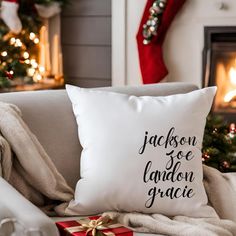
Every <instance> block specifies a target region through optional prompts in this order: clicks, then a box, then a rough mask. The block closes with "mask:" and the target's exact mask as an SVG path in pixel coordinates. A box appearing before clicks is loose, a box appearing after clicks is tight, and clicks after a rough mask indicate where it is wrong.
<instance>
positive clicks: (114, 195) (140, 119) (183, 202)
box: [66, 85, 216, 217]
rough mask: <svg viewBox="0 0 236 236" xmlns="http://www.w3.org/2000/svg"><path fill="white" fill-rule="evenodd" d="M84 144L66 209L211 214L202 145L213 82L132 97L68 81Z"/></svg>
mask: <svg viewBox="0 0 236 236" xmlns="http://www.w3.org/2000/svg"><path fill="white" fill-rule="evenodd" d="M66 90H67V93H68V95H69V98H70V100H71V101H72V104H73V111H74V114H75V117H76V120H77V123H78V127H79V129H78V130H79V139H80V142H81V145H82V147H83V151H82V155H81V167H80V168H81V172H80V173H81V179H80V180H79V181H78V183H77V186H76V191H75V197H74V200H72V201H71V202H70V204H69V209H70V211H71V212H74V213H76V214H81V215H91V214H98V213H102V212H104V211H111V210H115V211H126V212H134V211H136V212H143V213H161V214H164V215H167V216H176V215H186V216H193V217H216V213H215V211H214V209H213V208H211V207H210V206H207V202H208V201H207V196H206V193H205V189H204V186H203V182H202V180H203V170H202V162H201V146H202V139H203V132H204V127H205V121H206V116H207V114H208V112H209V110H210V108H211V105H212V100H213V98H214V95H215V92H216V87H211V88H204V89H201V90H197V91H193V92H190V93H187V94H178V95H172V96H166V97H148V96H144V97H136V96H129V95H124V94H119V93H114V92H107V91H97V90H96V91H95V90H92V89H82V88H78V87H75V86H71V85H67V86H66Z"/></svg>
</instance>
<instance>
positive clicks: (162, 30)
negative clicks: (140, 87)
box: [137, 0, 186, 84]
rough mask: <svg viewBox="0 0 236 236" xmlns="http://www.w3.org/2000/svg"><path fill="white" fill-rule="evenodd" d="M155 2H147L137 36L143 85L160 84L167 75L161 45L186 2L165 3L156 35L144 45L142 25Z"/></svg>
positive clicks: (171, 0) (169, 0)
mask: <svg viewBox="0 0 236 236" xmlns="http://www.w3.org/2000/svg"><path fill="white" fill-rule="evenodd" d="M155 1H156V0H155ZM155 1H154V0H147V4H146V7H145V10H144V14H143V17H142V20H141V23H140V26H139V30H138V34H137V44H138V52H139V63H140V68H141V73H142V78H143V83H144V84H150V83H157V82H160V81H161V80H162V79H163V78H164V77H165V76H166V75H167V74H168V70H167V68H166V65H165V63H164V60H163V55H162V44H163V42H164V39H165V36H166V32H167V30H168V29H169V27H170V24H171V22H172V21H173V19H174V17H175V15H176V14H177V12H178V11H179V10H180V8H181V7H182V5H183V4H184V2H185V1H186V0H168V1H167V4H166V8H165V9H164V12H163V14H162V15H161V17H160V22H161V23H160V25H159V27H158V28H157V31H156V33H157V34H156V35H155V36H153V38H152V39H151V42H150V43H149V44H147V45H145V44H144V43H143V40H144V37H143V25H144V24H145V23H146V22H147V20H148V18H149V15H150V13H149V9H150V8H151V7H152V4H153V2H155Z"/></svg>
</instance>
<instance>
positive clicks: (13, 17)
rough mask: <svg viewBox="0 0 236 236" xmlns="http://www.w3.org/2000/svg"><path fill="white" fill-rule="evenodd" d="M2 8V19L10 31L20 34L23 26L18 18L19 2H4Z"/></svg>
mask: <svg viewBox="0 0 236 236" xmlns="http://www.w3.org/2000/svg"><path fill="white" fill-rule="evenodd" d="M1 8H2V9H1V18H2V20H3V21H4V22H5V24H6V25H7V26H8V27H9V29H10V31H12V32H13V33H16V34H18V33H20V31H21V29H22V25H21V21H20V18H19V16H18V9H19V0H3V1H2V4H1Z"/></svg>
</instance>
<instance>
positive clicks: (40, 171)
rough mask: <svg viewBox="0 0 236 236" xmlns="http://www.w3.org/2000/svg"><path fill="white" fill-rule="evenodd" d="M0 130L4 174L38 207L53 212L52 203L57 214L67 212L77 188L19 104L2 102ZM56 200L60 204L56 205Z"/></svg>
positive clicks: (0, 168)
mask: <svg viewBox="0 0 236 236" xmlns="http://www.w3.org/2000/svg"><path fill="white" fill-rule="evenodd" d="M0 132H1V135H0V152H1V153H0V176H2V177H3V178H4V179H5V180H7V181H8V182H9V183H10V184H11V185H12V186H14V187H15V188H16V189H17V190H18V191H19V192H20V193H21V194H22V195H24V196H25V197H26V198H27V199H28V200H30V201H31V202H32V203H34V204H35V205H36V206H38V207H41V208H42V209H43V207H44V210H45V209H47V210H48V211H47V212H49V208H50V206H49V204H52V208H54V209H53V210H55V211H56V212H57V214H59V215H64V208H65V207H66V206H67V203H68V202H69V201H70V200H71V199H72V198H73V190H72V189H71V188H70V187H69V186H68V185H67V183H66V181H65V179H64V178H63V177H62V175H61V174H60V173H59V172H58V171H57V169H56V167H55V166H54V164H53V162H52V161H51V159H50V157H49V156H48V155H47V153H46V152H45V150H44V149H43V147H42V146H41V144H40V143H39V141H38V140H37V138H36V137H35V136H34V135H33V134H32V132H31V131H30V130H29V128H28V126H27V125H26V124H25V122H24V121H23V119H22V117H21V112H20V110H19V109H18V108H17V107H16V106H15V105H11V104H7V103H3V102H0ZM45 135H46V134H45ZM54 201H56V203H57V206H56V207H53V206H55V204H54ZM60 202H61V204H59V203H60ZM45 205H47V207H46V208H45Z"/></svg>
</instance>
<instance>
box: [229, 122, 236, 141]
mask: <svg viewBox="0 0 236 236" xmlns="http://www.w3.org/2000/svg"><path fill="white" fill-rule="evenodd" d="M235 136H236V127H235V124H234V123H231V124H230V126H229V133H228V137H229V138H230V139H233V138H234V137H235Z"/></svg>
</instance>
